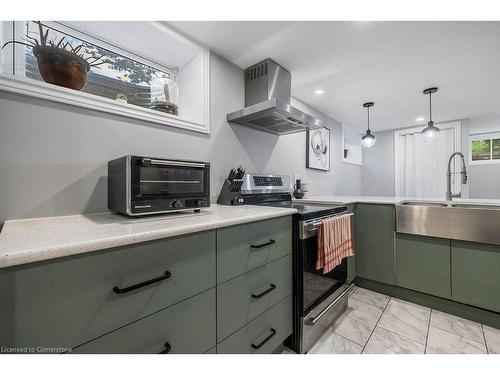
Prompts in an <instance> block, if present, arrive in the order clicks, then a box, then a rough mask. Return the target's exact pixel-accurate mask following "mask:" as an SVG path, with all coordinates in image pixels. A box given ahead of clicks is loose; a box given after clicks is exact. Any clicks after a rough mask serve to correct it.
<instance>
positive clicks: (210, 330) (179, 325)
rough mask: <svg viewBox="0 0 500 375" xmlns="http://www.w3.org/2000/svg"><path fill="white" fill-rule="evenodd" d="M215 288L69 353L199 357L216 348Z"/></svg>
mask: <svg viewBox="0 0 500 375" xmlns="http://www.w3.org/2000/svg"><path fill="white" fill-rule="evenodd" d="M215 325H216V320H215V288H212V289H210V290H207V291H206V292H203V293H201V294H198V295H197V296H194V297H191V298H189V299H187V300H185V301H182V302H179V303H178V304H176V305H173V306H171V307H169V308H167V309H165V310H162V311H159V312H157V313H155V314H152V315H150V316H148V317H146V318H144V319H141V320H138V321H136V322H134V323H132V324H129V325H127V326H125V327H123V328H120V329H118V330H116V331H113V332H111V333H108V334H107V335H104V336H102V337H100V338H98V339H95V340H93V341H91V342H89V343H87V344H84V345H82V346H80V347H78V348H76V349H74V350H73V351H72V353H94V354H168V353H172V354H184V353H191V354H201V353H205V352H206V351H207V350H209V349H210V348H213V347H214V346H215V340H216V330H215Z"/></svg>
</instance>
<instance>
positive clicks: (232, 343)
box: [217, 297, 292, 354]
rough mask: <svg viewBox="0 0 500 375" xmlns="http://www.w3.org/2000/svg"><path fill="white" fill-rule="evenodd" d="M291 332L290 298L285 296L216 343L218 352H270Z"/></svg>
mask: <svg viewBox="0 0 500 375" xmlns="http://www.w3.org/2000/svg"><path fill="white" fill-rule="evenodd" d="M291 333H292V298H291V297H287V298H286V299H284V300H283V301H281V302H280V303H278V304H276V305H274V306H273V307H272V308H271V309H269V310H267V311H266V312H265V313H264V314H262V315H260V316H259V317H257V318H255V319H254V320H252V321H251V322H250V323H248V324H247V325H246V326H244V327H243V328H241V329H239V330H238V331H236V332H235V333H233V334H232V335H231V336H229V337H228V338H227V339H225V340H224V341H222V342H221V343H219V344H217V353H219V354H270V353H272V352H273V351H274V350H275V349H276V348H277V347H278V346H280V345H281V344H282V343H283V341H285V339H286V338H287V337H288V336H289V335H290V334H291Z"/></svg>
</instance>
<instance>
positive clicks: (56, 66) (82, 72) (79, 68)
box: [33, 46, 90, 90]
mask: <svg viewBox="0 0 500 375" xmlns="http://www.w3.org/2000/svg"><path fill="white" fill-rule="evenodd" d="M33 54H34V55H35V57H36V59H37V62H38V70H39V71H40V75H41V76H42V78H43V79H44V81H45V82H48V83H52V84H54V85H58V86H63V87H67V88H70V89H74V90H81V89H82V88H83V86H85V81H86V80H87V72H88V71H89V70H90V64H89V63H88V61H86V60H85V59H84V58H82V57H80V56H78V55H77V54H76V53H73V52H70V51H66V50H63V49H60V48H57V47H52V46H36V47H33Z"/></svg>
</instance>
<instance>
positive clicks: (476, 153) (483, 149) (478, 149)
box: [471, 139, 491, 161]
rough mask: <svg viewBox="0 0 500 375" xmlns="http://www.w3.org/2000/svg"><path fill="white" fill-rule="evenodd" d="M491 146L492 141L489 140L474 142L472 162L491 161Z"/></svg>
mask: <svg viewBox="0 0 500 375" xmlns="http://www.w3.org/2000/svg"><path fill="white" fill-rule="evenodd" d="M490 145H491V140H489V139H479V140H474V141H472V147H471V153H472V160H473V161H475V160H490V159H491V158H490Z"/></svg>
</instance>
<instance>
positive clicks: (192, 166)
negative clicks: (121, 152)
mask: <svg viewBox="0 0 500 375" xmlns="http://www.w3.org/2000/svg"><path fill="white" fill-rule="evenodd" d="M209 206H210V163H207V162H199V161H188V160H177V159H161V158H153V157H144V156H134V155H127V156H123V157H121V158H118V159H115V160H111V161H110V162H108V208H109V209H110V210H111V211H114V212H120V213H123V214H126V215H131V216H139V215H148V214H156V213H165V212H174V211H185V210H194V211H199V210H200V209H201V208H203V207H209Z"/></svg>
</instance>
